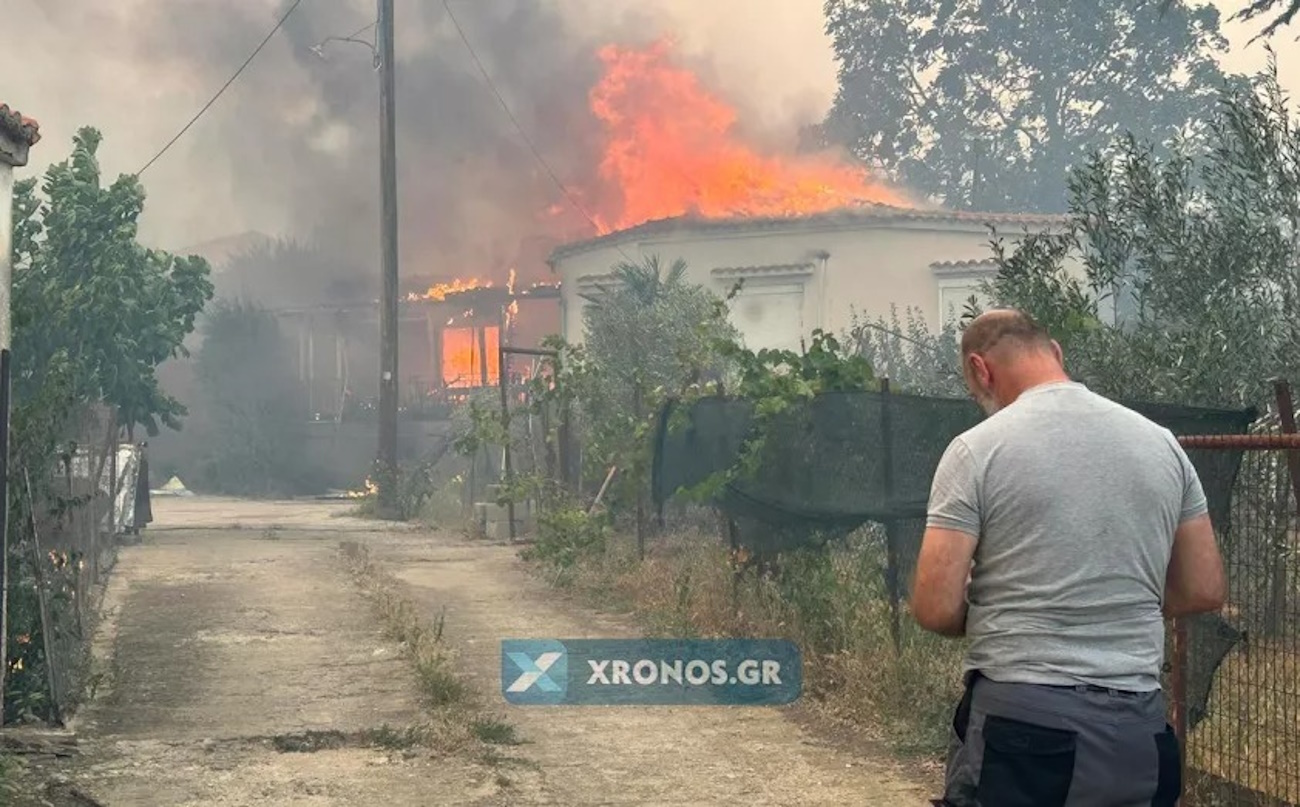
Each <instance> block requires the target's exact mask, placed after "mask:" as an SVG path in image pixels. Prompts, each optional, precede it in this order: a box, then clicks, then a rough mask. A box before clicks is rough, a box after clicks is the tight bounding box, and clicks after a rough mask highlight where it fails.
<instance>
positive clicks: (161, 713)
mask: <svg viewBox="0 0 1300 807" xmlns="http://www.w3.org/2000/svg"><path fill="white" fill-rule="evenodd" d="M341 509H342V508H340V507H339V506H337V505H322V504H314V503H307V504H302V503H292V504H288V503H285V504H252V503H246V502H232V501H226V500H212V499H176V500H160V501H157V502H156V503H155V509H154V512H155V523H154V525H153V526H151V527H150V529H149V530H147V534H146V539H145V541H144V543H143V545H140V546H134V547H127V548H125V549H124V550H123V551H122V555H121V558H120V560H119V563H118V566H117V568H116V569H115V570H114V572H113V577H112V580H111V583H110V585H109V588H108V591H107V593H106V595H105V609H106V615H105V618H104V620H103V623H102V625H101V630H100V632H99V635H98V637H97V640H96V654H97V656H98V657H100V658H101V659H102V663H103V664H104V665H105V666H104V669H105V671H106V676H105V678H104V682H103V683H102V684H101V685H100V686H99V689H98V691H97V693H96V696H95V697H94V698H93V700H92V702H91V703H90V704H89V705H88V706H87V707H85V708H84V709H83V710H82V712H81V713H80V714H79V715H78V716H77V718H76V719H75V721H74V728H75V729H76V731H77V733H78V735H79V737H80V742H81V745H82V748H83V749H84V750H83V754H82V758H81V760H80V761H79V762H78V763H77V764H76V765H75V766H74V767H73V768H72V769H70V770H68V771H67V772H66V773H65V774H64V775H66V776H68V777H70V779H71V781H72V782H73V783H75V784H76V786H77V787H78V788H79V790H81V791H83V792H85V793H88V794H90V795H92V796H93V797H94V798H95V799H97V800H99V801H100V802H101V803H102V804H104V805H109V807H126V805H167V806H168V807H181V806H182V805H254V804H256V805H345V804H347V805H354V804H355V805H371V804H375V805H432V804H481V805H495V804H556V805H587V804H627V805H632V804H638V805H651V804H654V805H666V804H701V805H707V804H783V805H784V804H835V805H841V804H865V805H873V807H889V806H890V805H916V804H924V803H926V801H925V799H926V797H927V795H928V794H927V792H926V790H925V789H924V788H921V787H918V786H917V785H916V784H915V783H914V782H913V781H911V780H910V779H909V778H908V777H906V776H905V775H904V774H903V772H901V771H900V770H899V769H898V768H896V767H895V766H893V765H892V764H890V763H887V762H884V761H881V760H872V759H868V758H862V757H860V756H857V755H854V754H852V753H849V752H847V751H845V750H842V749H839V748H836V747H832V746H830V745H828V744H826V743H824V742H820V741H818V740H817V739H815V738H814V737H813V736H812V735H811V734H810V733H808V732H807V731H805V730H804V729H802V728H801V727H800V726H799V725H798V724H797V723H796V722H794V721H792V720H790V719H788V717H787V716H786V715H785V714H783V712H782V710H779V709H771V708H766V709H765V708H739V707H733V708H725V707H714V708H674V707H654V708H649V707H647V708H617V709H614V708H608V709H607V708H599V707H585V708H578V707H545V708H536V707H535V708H516V707H508V706H506V705H505V704H504V703H503V702H502V701H501V699H500V696H499V694H498V693H499V686H500V684H499V669H500V661H499V644H498V643H499V641H500V640H501V639H502V638H511V637H517V638H527V637H548V636H549V637H558V638H565V637H614V636H631V635H635V632H634V629H633V627H632V626H631V625H630V624H629V623H627V622H625V621H622V620H619V619H616V618H613V617H606V616H599V615H595V614H593V613H591V612H589V611H587V610H586V609H582V608H579V607H577V606H574V605H572V604H567V603H564V602H561V601H559V600H558V599H557V598H556V597H555V595H554V592H552V591H550V590H548V589H547V588H546V587H545V586H544V585H543V584H541V583H539V582H538V581H536V580H534V579H533V578H532V577H530V576H529V575H528V574H527V572H526V571H525V570H524V569H523V568H522V567H521V565H520V563H519V561H518V560H517V559H516V557H515V551H514V550H513V549H511V548H509V547H503V546H495V545H489V544H485V543H482V542H471V541H469V540H468V539H464V538H461V537H458V536H452V535H449V534H445V533H434V534H430V533H417V532H414V531H411V530H406V529H385V528H382V527H380V526H379V525H376V524H374V523H371V522H365V521H359V520H355V519H350V518H345V517H339V511H340V510H341ZM343 541H355V542H358V543H361V544H363V545H365V546H367V547H368V548H369V550H370V555H371V557H372V558H373V559H374V560H375V561H377V562H378V563H379V564H380V566H381V567H382V568H384V569H385V570H386V571H388V572H390V573H391V574H393V575H395V576H396V577H397V578H398V579H399V580H401V581H402V582H403V583H404V584H405V586H406V594H407V596H409V597H410V598H411V599H412V600H413V601H414V602H415V603H416V604H417V605H418V608H419V610H420V611H421V612H422V613H424V614H427V616H428V618H429V619H430V620H433V619H434V618H436V617H437V615H438V614H439V613H445V619H446V632H447V637H448V640H449V643H450V645H451V646H452V647H453V648H455V649H456V650H457V653H458V655H457V659H456V665H457V668H458V669H459V670H460V671H461V672H462V673H463V674H464V675H465V676H466V677H467V678H468V679H469V680H470V681H471V682H472V683H473V685H474V686H475V687H476V688H477V689H478V690H479V691H480V692H481V693H482V695H483V700H484V701H485V702H487V703H489V704H492V705H493V708H495V709H497V710H498V712H499V713H501V714H503V715H504V716H505V718H506V719H507V720H508V721H510V722H511V723H513V724H514V725H515V726H516V728H517V729H518V733H519V735H520V736H521V737H522V739H523V740H524V741H525V744H524V745H522V746H518V747H515V748H513V749H511V751H510V754H511V755H512V756H513V757H516V758H517V759H516V760H515V764H511V765H509V766H506V767H503V766H501V765H493V764H489V763H487V762H484V761H483V760H478V759H471V758H468V757H466V758H462V757H460V756H453V757H446V756H441V757H438V758H433V757H432V756H431V755H430V754H428V753H420V752H419V751H418V750H416V749H406V750H405V751H402V752H397V751H385V750H381V749H375V748H370V747H362V746H360V745H353V746H346V745H345V747H334V748H327V749H323V750H316V751H314V752H308V753H292V752H285V750H284V749H285V748H286V747H287V744H286V738H292V737H293V736H297V735H301V734H302V733H304V732H325V731H331V732H342V733H343V734H344V735H347V736H352V735H354V734H356V733H360V732H364V731H366V730H374V729H378V728H380V727H381V726H388V727H394V728H397V727H402V726H409V725H414V724H416V723H418V722H419V721H420V719H421V716H422V708H423V707H422V706H421V705H420V701H419V697H418V692H417V691H416V688H415V685H414V682H413V681H414V679H413V673H412V668H411V666H410V665H409V664H408V663H407V662H406V660H405V659H404V658H403V657H402V656H401V653H400V648H399V647H397V646H395V645H394V644H393V643H392V642H389V641H387V640H385V639H383V638H382V635H381V632H380V629H379V626H378V624H377V622H376V619H375V617H374V615H373V613H372V611H371V609H370V608H369V606H368V603H367V602H366V601H365V600H363V599H362V598H361V596H360V595H359V594H358V592H357V589H356V588H355V586H354V585H353V583H352V581H351V579H350V578H349V577H348V576H347V574H346V573H345V571H344V568H343V565H342V563H341V560H340V556H339V552H338V547H339V544H340V543H341V542H343ZM520 763H522V764H520Z"/></svg>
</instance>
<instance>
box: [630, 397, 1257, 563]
mask: <svg viewBox="0 0 1300 807" xmlns="http://www.w3.org/2000/svg"><path fill="white" fill-rule="evenodd" d="M1124 404H1125V405H1126V406H1128V407H1130V408H1132V409H1134V410H1135V411H1137V412H1140V413H1142V414H1143V415H1145V416H1146V417H1148V418H1150V419H1152V420H1153V421H1155V422H1156V423H1159V424H1161V425H1163V426H1165V427H1166V428H1168V429H1170V431H1172V432H1173V433H1174V434H1179V435H1184V434H1243V433H1245V432H1246V430H1247V429H1248V428H1249V426H1250V424H1251V423H1252V422H1253V421H1254V420H1255V418H1256V415H1257V413H1256V412H1255V410H1253V409H1252V410H1221V409H1204V408H1198V407H1187V406H1176V405H1171V404H1153V403H1141V402H1124ZM982 418H983V413H982V412H981V411H980V409H979V408H978V407H977V406H976V405H975V404H974V403H972V402H970V401H966V400H961V399H953V398H930V397H923V396H916V395H900V394H891V393H881V392H846V393H828V394H824V395H819V396H817V397H816V398H813V399H811V400H810V401H808V402H807V403H805V404H801V405H797V406H795V407H792V408H791V409H790V410H788V411H787V412H785V413H783V414H782V415H780V416H778V417H777V418H776V419H775V420H773V421H772V422H771V423H770V424H769V425H768V427H767V428H766V430H765V431H766V439H764V440H763V441H762V443H761V448H760V454H759V458H758V462H757V464H756V471H755V472H753V473H751V474H747V475H743V476H742V477H741V478H738V479H736V480H735V481H733V482H731V483H729V484H727V485H726V486H725V487H724V488H723V489H722V491H721V493H720V495H719V497H718V499H717V501H716V504H718V505H719V506H720V507H721V509H722V510H723V511H724V512H725V513H727V514H728V515H729V516H731V517H733V518H738V519H741V520H744V521H745V522H749V523H750V525H751V528H750V530H748V532H749V533H750V534H749V535H745V534H744V533H745V532H746V531H744V530H742V535H741V540H742V542H745V543H747V544H751V545H754V546H755V547H756V548H768V545H770V548H773V549H776V548H793V547H795V546H800V545H804V544H807V543H815V542H817V541H818V540H819V538H818V537H817V536H825V535H828V534H830V535H834V534H840V533H845V532H848V531H852V530H853V529H856V528H857V527H859V526H861V525H863V524H865V523H866V522H869V521H875V522H880V523H889V522H911V521H923V520H924V517H925V510H926V504H927V501H928V499H929V493H930V482H931V479H932V478H933V476H934V470H935V468H936V467H937V465H938V463H939V459H940V457H941V456H942V455H943V452H944V449H946V448H947V446H948V444H949V442H951V441H952V439H953V438H954V437H956V436H957V435H958V434H960V433H962V432H963V431H965V430H966V429H969V428H970V427H972V426H974V425H975V424H977V423H978V422H979V421H980V420H981V419H982ZM753 431H754V424H753V412H752V407H751V405H750V403H749V402H748V401H745V400H739V399H734V398H721V397H715V398H705V399H702V400H699V401H696V402H694V403H693V404H690V405H687V406H683V405H681V404H677V403H669V404H668V406H667V407H666V408H665V410H664V412H663V413H662V416H661V418H660V424H659V430H658V434H657V435H656V447H655V449H656V450H655V461H654V470H653V477H652V480H653V481H652V484H653V493H654V499H655V502H656V504H662V503H664V502H666V501H667V500H668V499H670V498H671V497H672V496H674V495H675V494H676V493H678V492H679V491H681V490H683V489H690V488H693V487H695V486H697V485H699V484H700V483H702V482H704V481H706V480H708V479H709V478H710V477H712V476H713V475H714V474H717V473H719V472H724V471H726V470H727V469H729V468H732V467H733V466H734V465H735V464H736V462H737V460H738V458H739V456H740V452H741V450H742V448H743V447H744V445H745V443H746V441H747V440H748V439H749V438H750V436H751V434H752V433H753ZM1188 454H1189V456H1190V457H1191V459H1192V462H1193V463H1194V464H1195V465H1196V467H1197V471H1198V472H1199V473H1200V475H1201V479H1202V482H1203V484H1204V486H1205V489H1206V496H1207V498H1208V499H1209V501H1210V507H1211V513H1212V516H1213V517H1214V519H1215V521H1216V523H1218V524H1219V525H1220V527H1221V529H1226V528H1227V526H1228V525H1227V520H1228V513H1229V499H1230V494H1231V490H1232V483H1233V480H1234V479H1235V478H1236V473H1237V468H1238V467H1239V466H1240V463H1241V452H1240V451H1224V450H1221V449H1216V450H1212V451H1201V450H1192V451H1189V452H1188ZM909 527H910V528H909V529H908V530H907V532H915V531H916V529H915V527H914V526H912V525H909ZM761 532H766V533H768V534H766V535H762V534H758V533H761ZM916 537H917V539H918V540H919V534H918V535H917V536H916Z"/></svg>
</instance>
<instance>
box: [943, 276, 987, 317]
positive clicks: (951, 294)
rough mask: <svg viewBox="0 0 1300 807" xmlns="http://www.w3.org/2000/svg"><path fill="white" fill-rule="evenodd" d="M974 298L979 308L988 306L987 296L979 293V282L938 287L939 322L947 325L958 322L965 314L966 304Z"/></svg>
mask: <svg viewBox="0 0 1300 807" xmlns="http://www.w3.org/2000/svg"><path fill="white" fill-rule="evenodd" d="M972 297H974V298H975V301H976V303H977V304H978V305H979V306H980V307H981V308H986V307H987V306H988V304H989V299H988V295H986V294H984V293H982V292H981V291H980V283H979V281H977V280H976V281H971V282H968V283H952V284H944V285H940V286H939V321H940V322H941V323H947V322H950V321H954V320H960V319H961V317H962V314H964V313H965V312H966V304H967V302H968V301H969V300H970V298H972Z"/></svg>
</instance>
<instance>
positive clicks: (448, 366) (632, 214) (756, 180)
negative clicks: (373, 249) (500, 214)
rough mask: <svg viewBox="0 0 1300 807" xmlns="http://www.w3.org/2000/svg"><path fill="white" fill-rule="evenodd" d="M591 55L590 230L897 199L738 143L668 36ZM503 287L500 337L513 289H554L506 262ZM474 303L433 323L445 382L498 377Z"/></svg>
mask: <svg viewBox="0 0 1300 807" xmlns="http://www.w3.org/2000/svg"><path fill="white" fill-rule="evenodd" d="M597 56H598V58H599V59H600V62H601V64H602V65H603V68H604V71H603V75H602V76H601V78H600V79H599V80H598V81H597V83H596V84H595V86H593V87H592V88H591V90H590V92H589V94H588V102H589V107H590V110H591V113H592V114H593V116H594V117H595V119H596V121H597V122H598V123H599V124H600V127H601V132H600V135H601V141H602V143H603V150H602V151H601V152H600V153H599V154H598V155H597V158H598V160H599V162H598V165H595V166H593V167H594V168H595V169H597V170H596V171H595V172H594V173H595V175H596V179H595V183H596V184H595V185H594V186H583V187H574V188H571V189H570V190H571V191H572V193H573V194H574V195H575V196H577V197H579V198H581V199H584V200H590V201H591V203H592V204H594V206H595V208H596V209H595V210H590V211H587V210H584V211H583V212H584V213H589V214H590V215H591V217H592V218H593V219H595V224H596V227H597V229H598V230H599V231H600V232H601V233H606V232H610V231H613V230H620V229H624V228H627V227H632V226H635V225H637V224H641V223H643V222H646V221H652V220H655V219H663V218H671V217H675V216H681V215H696V216H703V217H709V218H721V217H736V216H798V215H807V214H813V213H822V212H827V211H830V210H835V209H837V208H845V207H853V206H856V205H861V204H863V203H873V202H874V203H884V204H891V205H899V206H907V205H908V204H909V202H908V201H907V199H906V198H905V197H904V196H903V194H901V193H899V192H897V191H895V190H893V189H891V188H889V187H888V186H886V185H885V184H883V183H882V182H880V181H879V180H878V179H876V178H875V177H873V176H872V174H871V173H870V172H869V171H868V170H867V169H865V168H863V167H861V166H859V165H855V164H852V163H850V162H848V161H846V160H844V159H842V158H840V157H838V156H833V155H828V154H795V153H793V152H790V153H787V154H780V155H778V154H772V153H765V152H764V151H762V150H761V149H759V148H757V147H756V146H754V145H753V144H751V143H747V142H745V141H744V140H743V139H742V137H741V135H740V134H739V133H738V131H737V118H738V116H737V113H736V110H735V108H734V107H733V106H732V105H730V104H728V103H727V102H726V101H725V100H723V99H722V98H721V97H719V96H718V95H716V94H714V93H713V92H711V91H710V90H709V88H707V87H706V86H704V84H703V83H702V82H701V80H700V78H699V77H698V76H697V75H696V74H695V73H693V72H691V71H690V70H689V69H687V68H685V67H682V66H681V65H679V64H675V63H674V62H673V60H672V50H671V45H670V44H669V43H668V42H659V43H657V44H654V45H651V46H649V47H645V48H634V47H624V46H619V45H609V46H606V47H604V48H601V49H600V50H599V51H598V53H597ZM541 212H543V211H539V213H541ZM563 212H565V208H564V206H562V205H558V204H556V205H552V206H551V207H550V208H549V209H547V210H546V211H544V213H545V215H543V216H542V217H541V218H542V220H543V221H548V220H549V221H555V217H556V216H558V215H560V214H561V213H563ZM548 229H550V228H548ZM534 235H536V234H534ZM548 237H550V238H557V237H559V233H558V232H551V233H549V236H548ZM504 285H505V291H506V294H507V298H508V300H509V302H508V303H503V304H502V305H503V307H504V308H503V310H502V311H500V312H499V313H500V315H501V317H502V319H501V322H502V323H503V324H504V332H505V334H506V336H507V338H508V335H509V334H510V333H511V332H512V328H513V326H514V325H515V323H516V321H517V318H518V316H519V302H518V296H524V297H526V296H528V295H529V294H530V293H534V292H538V291H541V290H543V289H553V288H554V285H547V284H543V283H534V284H532V285H531V286H527V287H523V288H520V286H519V284H518V283H517V277H516V272H515V269H513V268H511V269H510V270H509V274H508V279H507V280H506V281H505V284H504ZM490 288H494V282H493V281H491V280H481V279H478V278H473V277H471V278H457V279H455V280H452V281H450V282H445V283H438V284H435V285H433V286H431V287H429V288H428V289H427V290H426V291H424V292H418V293H412V294H409V295H408V296H407V300H408V301H410V302H451V303H459V302H460V299H461V298H460V295H467V296H468V297H469V298H471V299H472V298H473V297H474V296H475V295H472V294H471V293H472V292H475V291H477V290H481V289H490ZM475 306H476V304H475V303H473V302H471V303H470V307H471V310H468V311H466V312H465V314H464V315H463V320H458V318H456V317H453V318H452V319H451V320H450V321H448V322H447V323H446V325H445V327H443V328H442V329H441V348H440V353H441V355H440V356H439V359H440V367H441V376H442V379H441V380H442V383H443V384H444V386H446V387H449V388H466V387H476V386H479V385H481V384H483V383H485V382H486V383H487V384H495V383H497V381H498V378H499V373H500V367H499V362H498V346H499V345H500V343H501V341H502V337H503V334H502V329H501V328H500V327H497V326H494V325H488V324H486V323H483V322H478V323H475V320H476V316H475V314H476V312H475V311H474V310H473V309H474V308H475ZM479 313H483V312H479ZM489 316H491V314H490V313H489Z"/></svg>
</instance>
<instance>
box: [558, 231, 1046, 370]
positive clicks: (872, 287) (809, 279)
mask: <svg viewBox="0 0 1300 807" xmlns="http://www.w3.org/2000/svg"><path fill="white" fill-rule="evenodd" d="M1023 231H1024V225H1019V226H1011V225H1008V226H1006V227H1005V228H1003V227H1002V226H999V233H1000V234H1001V235H1002V236H1003V237H1004V238H1005V239H1006V240H1008V241H1012V240H1014V239H1015V238H1016V237H1017V236H1019V235H1020V234H1021V233H1022V232H1023ZM989 241H990V233H989V231H988V229H987V228H986V227H985V226H983V225H982V224H980V223H979V222H975V221H961V222H951V221H890V222H881V223H874V222H858V223H856V224H855V225H854V226H845V225H844V224H842V223H838V224H820V223H818V222H816V221H815V220H812V221H797V220H796V221H792V222H791V223H790V225H789V226H784V225H782V226H781V227H780V228H773V229H765V230H760V231H744V230H738V231H735V232H718V231H714V232H707V231H700V230H699V229H692V228H690V227H689V226H686V227H680V228H678V229H676V230H674V231H672V232H668V233H658V234H647V235H644V236H642V237H638V235H637V233H636V232H635V231H631V232H629V233H628V234H627V237H625V238H617V237H615V238H613V239H606V240H604V241H602V242H597V243H595V244H593V245H592V246H591V247H590V248H588V249H585V250H584V249H579V250H577V251H573V252H571V253H569V254H565V251H564V250H561V251H560V252H559V253H558V254H557V256H556V258H555V259H554V260H553V266H554V268H555V271H556V273H557V275H558V276H559V279H560V281H561V283H562V286H561V289H562V297H563V316H564V336H565V338H566V339H567V340H569V341H571V342H578V341H581V339H582V316H581V311H582V305H583V304H584V301H583V300H582V298H581V296H580V295H581V294H582V293H583V292H584V290H589V289H590V287H591V286H590V284H591V282H592V279H593V278H597V277H599V276H601V275H605V274H607V273H608V272H609V271H610V268H611V267H612V266H614V265H615V264H617V263H618V262H619V261H623V260H634V261H640V260H643V259H644V258H646V257H648V256H650V255H655V254H657V255H658V256H659V258H660V260H661V262H663V263H664V264H665V265H668V264H670V263H671V262H672V261H673V260H675V259H677V258H682V259H683V260H685V261H686V264H687V267H688V279H689V280H690V281H691V282H694V283H699V284H701V285H704V286H706V287H708V288H711V289H713V290H714V291H715V292H716V293H718V294H720V295H724V294H726V293H727V292H728V291H729V290H730V289H731V288H732V287H733V285H734V283H735V281H736V280H737V279H743V280H744V285H743V287H742V291H741V294H740V296H739V297H738V299H737V300H736V301H735V302H734V303H733V306H732V313H733V319H734V321H735V323H736V325H737V327H738V328H740V330H741V332H742V334H743V335H744V336H745V337H746V342H747V343H748V344H749V346H750V347H751V348H755V349H757V348H762V347H790V348H794V349H797V348H798V340H799V336H803V337H807V336H808V335H809V334H810V333H811V332H812V331H813V330H815V329H817V328H821V329H823V330H826V331H830V332H832V333H836V334H839V333H842V332H843V331H845V330H847V329H848V328H849V327H851V325H852V324H853V317H854V314H855V312H856V313H857V314H859V315H862V316H865V317H867V318H868V319H871V320H874V319H875V318H876V317H877V316H884V317H888V316H889V312H890V306H891V304H892V305H895V306H897V308H898V312H899V316H900V318H902V317H903V315H904V313H905V311H906V309H907V308H908V307H909V306H912V307H914V308H916V309H919V310H920V312H921V313H922V314H923V316H924V317H925V319H926V321H927V322H928V323H929V324H930V326H931V327H932V328H937V327H938V326H939V324H940V323H941V321H942V318H941V311H940V306H941V304H942V303H945V302H946V303H950V304H954V305H957V306H958V307H959V306H960V301H961V300H963V299H964V298H965V297H967V296H968V295H969V294H970V292H971V290H972V288H973V287H974V286H976V285H978V283H979V281H980V279H981V278H982V277H986V276H988V275H989V274H990V273H991V272H992V270H993V267H992V265H991V264H988V263H985V264H984V265H982V266H981V265H978V262H980V261H987V260H988V259H989V258H990V256H991V252H990V249H989ZM936 264H937V266H936ZM952 264H958V265H956V266H954V265H952ZM953 301H956V302H953ZM957 313H958V314H960V313H961V312H960V310H958V311H957Z"/></svg>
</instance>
